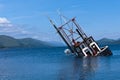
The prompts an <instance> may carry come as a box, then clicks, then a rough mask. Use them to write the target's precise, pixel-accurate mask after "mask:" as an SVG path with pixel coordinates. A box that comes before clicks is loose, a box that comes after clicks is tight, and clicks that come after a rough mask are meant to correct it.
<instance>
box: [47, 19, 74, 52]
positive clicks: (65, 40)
mask: <svg viewBox="0 0 120 80" xmlns="http://www.w3.org/2000/svg"><path fill="white" fill-rule="evenodd" d="M49 21H50V23H51V24H52V25H53V27H54V28H55V29H56V31H57V32H58V34H59V35H60V36H61V38H62V39H63V41H64V42H65V43H66V44H67V46H68V47H69V49H70V50H71V52H72V53H74V49H73V47H72V46H71V44H70V43H69V41H68V39H67V36H66V37H64V36H65V34H62V32H63V30H62V29H61V30H62V32H61V31H60V28H57V26H56V25H55V24H54V23H53V21H52V20H51V19H50V18H49ZM63 35H64V36H63Z"/></svg>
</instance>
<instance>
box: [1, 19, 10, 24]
mask: <svg viewBox="0 0 120 80" xmlns="http://www.w3.org/2000/svg"><path fill="white" fill-rule="evenodd" d="M8 23H10V21H9V20H8V19H7V18H5V17H0V24H8Z"/></svg>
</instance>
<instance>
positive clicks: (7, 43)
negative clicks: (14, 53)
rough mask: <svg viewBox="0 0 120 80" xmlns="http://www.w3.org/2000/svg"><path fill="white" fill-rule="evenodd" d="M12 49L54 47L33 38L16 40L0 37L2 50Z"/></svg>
mask: <svg viewBox="0 0 120 80" xmlns="http://www.w3.org/2000/svg"><path fill="white" fill-rule="evenodd" d="M11 47H52V45H51V44H50V43H48V42H45V41H40V40H36V39H32V38H24V39H16V38H13V37H10V36H6V35H0V48H11Z"/></svg>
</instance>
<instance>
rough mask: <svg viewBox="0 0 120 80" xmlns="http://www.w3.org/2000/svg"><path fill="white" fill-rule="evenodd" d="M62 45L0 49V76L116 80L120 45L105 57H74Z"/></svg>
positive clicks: (24, 79)
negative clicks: (65, 52) (68, 54)
mask: <svg viewBox="0 0 120 80" xmlns="http://www.w3.org/2000/svg"><path fill="white" fill-rule="evenodd" d="M64 49H65V48H29V49H25V48H23V49H1V50H0V80H120V46H111V49H112V52H113V56H109V57H88V58H75V57H74V56H66V55H65V54H64V53H63V51H64Z"/></svg>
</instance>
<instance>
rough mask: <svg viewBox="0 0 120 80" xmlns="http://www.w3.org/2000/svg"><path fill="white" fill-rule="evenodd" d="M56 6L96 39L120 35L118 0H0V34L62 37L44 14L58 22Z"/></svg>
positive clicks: (59, 39)
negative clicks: (73, 18)
mask: <svg viewBox="0 0 120 80" xmlns="http://www.w3.org/2000/svg"><path fill="white" fill-rule="evenodd" d="M58 10H59V11H60V12H61V14H63V15H65V16H66V17H68V18H69V19H70V18H72V17H76V20H77V22H78V23H79V24H80V25H81V27H82V29H83V30H84V32H85V33H86V34H87V35H92V36H93V37H94V38H95V39H96V40H98V39H101V38H110V39H118V38H120V0H0V35H9V36H12V37H15V38H25V37H31V38H35V39H39V40H43V41H61V38H60V37H59V35H58V34H57V32H56V31H55V29H54V28H53V27H52V25H51V24H50V22H49V20H48V19H47V17H46V16H49V17H50V18H51V19H52V20H53V21H54V22H55V23H56V25H58V26H59V25H60V19H59V15H58V13H57V11H58Z"/></svg>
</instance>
